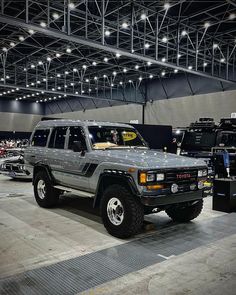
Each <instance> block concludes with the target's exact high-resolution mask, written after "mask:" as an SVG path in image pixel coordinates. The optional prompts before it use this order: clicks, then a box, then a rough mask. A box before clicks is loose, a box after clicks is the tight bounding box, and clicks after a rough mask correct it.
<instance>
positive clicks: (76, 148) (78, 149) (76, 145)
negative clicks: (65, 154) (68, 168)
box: [72, 141, 85, 155]
mask: <svg viewBox="0 0 236 295" xmlns="http://www.w3.org/2000/svg"><path fill="white" fill-rule="evenodd" d="M72 149H73V151H74V152H76V153H81V155H84V154H85V148H84V146H83V144H82V142H81V141H75V142H74V144H73V148H72Z"/></svg>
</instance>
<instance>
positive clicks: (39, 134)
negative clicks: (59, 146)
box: [31, 129, 50, 147]
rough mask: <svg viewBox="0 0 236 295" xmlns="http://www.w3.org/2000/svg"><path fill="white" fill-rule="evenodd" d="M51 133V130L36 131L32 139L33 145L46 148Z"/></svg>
mask: <svg viewBox="0 0 236 295" xmlns="http://www.w3.org/2000/svg"><path fill="white" fill-rule="evenodd" d="M49 133H50V130H49V129H38V130H36V131H35V132H34V135H33V137H32V140H31V145H32V146H41V147H45V146H46V144H47V140H48V136H49Z"/></svg>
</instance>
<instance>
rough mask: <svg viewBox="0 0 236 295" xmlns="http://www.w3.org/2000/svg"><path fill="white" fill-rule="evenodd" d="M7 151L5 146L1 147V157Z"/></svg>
mask: <svg viewBox="0 0 236 295" xmlns="http://www.w3.org/2000/svg"><path fill="white" fill-rule="evenodd" d="M5 153H6V150H5V149H4V148H0V157H2V156H4V155H5Z"/></svg>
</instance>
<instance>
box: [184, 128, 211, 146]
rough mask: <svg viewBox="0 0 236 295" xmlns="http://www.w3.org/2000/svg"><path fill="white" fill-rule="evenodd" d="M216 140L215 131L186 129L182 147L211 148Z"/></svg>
mask: <svg viewBox="0 0 236 295" xmlns="http://www.w3.org/2000/svg"><path fill="white" fill-rule="evenodd" d="M215 141H216V134H215V132H196V131H186V132H185V135H184V138H183V141H182V146H181V147H182V148H183V149H186V150H188V149H190V150H210V149H211V148H212V147H213V146H215Z"/></svg>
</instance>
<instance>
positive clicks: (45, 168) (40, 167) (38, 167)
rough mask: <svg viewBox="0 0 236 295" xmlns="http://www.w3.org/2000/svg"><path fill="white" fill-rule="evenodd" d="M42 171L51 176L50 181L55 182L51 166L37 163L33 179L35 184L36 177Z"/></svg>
mask: <svg viewBox="0 0 236 295" xmlns="http://www.w3.org/2000/svg"><path fill="white" fill-rule="evenodd" d="M40 171H44V172H45V173H46V174H47V176H48V177H49V179H50V181H51V182H54V179H53V176H52V173H51V171H50V168H49V167H48V166H47V165H44V164H41V163H39V164H36V165H35V166H34V169H33V181H32V183H33V184H34V181H35V177H36V175H37V173H38V172H40Z"/></svg>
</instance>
